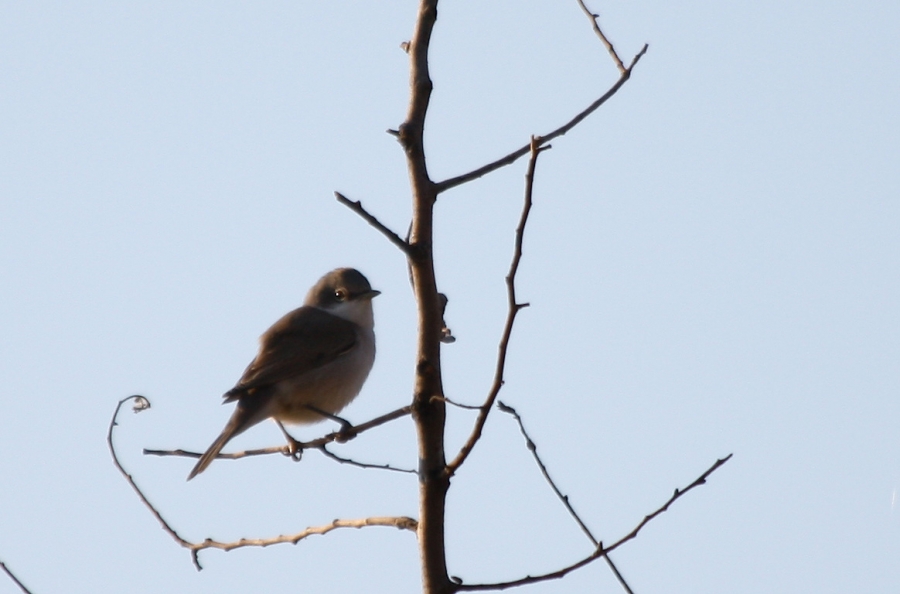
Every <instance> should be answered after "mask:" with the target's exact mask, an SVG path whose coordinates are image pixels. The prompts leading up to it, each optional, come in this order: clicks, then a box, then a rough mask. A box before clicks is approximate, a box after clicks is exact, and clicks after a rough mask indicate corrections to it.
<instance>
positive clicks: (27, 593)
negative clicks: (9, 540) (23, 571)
mask: <svg viewBox="0 0 900 594" xmlns="http://www.w3.org/2000/svg"><path fill="white" fill-rule="evenodd" d="M0 569H3V571H4V572H6V575H8V576H9V579H11V580H12V581H13V582H15V584H16V585H17V586H19V588H20V589H21V590H22V591H23V592H25V594H31V590H29V589H28V588H26V587H25V584H23V583H22V582H20V581H19V578H17V577H16V576H15V574H14V573H13V572H12V570H10V569H9V567H7V566H6V563H4V562H3V561H0Z"/></svg>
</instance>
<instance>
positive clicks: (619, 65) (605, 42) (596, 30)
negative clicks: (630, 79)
mask: <svg viewBox="0 0 900 594" xmlns="http://www.w3.org/2000/svg"><path fill="white" fill-rule="evenodd" d="M578 5H579V6H581V10H583V11H584V14H585V15H587V18H589V19H590V20H591V24H592V25H593V26H594V33H596V34H597V37H599V38H600V41H602V42H603V45H605V46H606V51H608V52H609V55H610V56H612V59H613V62H615V63H616V68H618V69H619V72H621V73H623V74H624V72H625V70H626V68H625V64H623V63H622V59H621V58H619V54H617V53H616V50H615V48H614V47H613V44H612V42H610V40H609V39H607V38H606V35H604V34H603V31H601V30H600V24H599V23H598V22H597V19H599V18H600V15H599V14H596V13H594V12H593V11H592V10H590V9H589V8H588V7H587V6H585V4H584V0H578Z"/></svg>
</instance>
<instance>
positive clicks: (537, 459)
mask: <svg viewBox="0 0 900 594" xmlns="http://www.w3.org/2000/svg"><path fill="white" fill-rule="evenodd" d="M497 408H499V409H500V410H501V411H503V412H505V413H507V414H509V415H512V417H513V418H514V419H515V420H516V423H518V424H519V431H520V432H521V433H522V437H524V438H525V445H526V447H527V448H528V451H529V452H531V456H532V457H533V458H534V461H535V462H536V463H537V465H538V468H540V469H541V474H543V475H544V480H546V481H547V483H548V484H549V485H550V488H551V489H553V492H554V493H556V496H557V497H558V498H559V500H560V501H562V504H563V505H564V506H565V508H566V510H568V512H569V515H571V516H572V518H574V520H575V522H576V523H577V524H578V527H579V528H581V531H582V532H584V534H585V535H586V536H587V537H588V539H589V540H590V541H591V544H593V545H594V546H595V547H596V546H600V541H599V540H597V538H596V537H594V535H593V533H591V530H590V528H588V527H587V524H585V523H584V521H583V520H582V519H581V516H579V515H578V513H577V512H576V511H575V508H574V507H572V503H571V502H570V501H569V496H568V495H564V494H563V492H562V491H560V490H559V487H557V486H556V481H554V480H553V478H552V477H551V476H550V472H549V471H548V470H547V466H546V465H545V464H544V461H543V460H541V457H540V456H539V455H538V453H537V444H535V443H534V440H532V439H531V436H530V435H528V432H527V431H526V430H525V423H524V422H523V421H522V417H521V416H519V413H518V412H516V409H514V408H513V407H511V406H509V405H507V404H506V403H504V402H502V401H500V400H498V401H497ZM604 558H605V559H606V564H607V565H609V568H610V569H611V570H612V572H613V574H614V575H615V576H616V579H617V580H619V584H621V586H622V587H623V588H624V589H625V591H626V592H628V594H634V592H633V591H632V590H631V586H629V585H628V582H626V581H625V577H624V576H623V575H622V574H621V572H619V568H618V567H616V564H615V563H613V560H612V558H611V557H609V556H608V555H604Z"/></svg>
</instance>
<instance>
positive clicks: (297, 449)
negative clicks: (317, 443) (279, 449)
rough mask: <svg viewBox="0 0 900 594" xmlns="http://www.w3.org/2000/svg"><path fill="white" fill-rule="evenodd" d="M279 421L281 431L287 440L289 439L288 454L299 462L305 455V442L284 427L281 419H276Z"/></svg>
mask: <svg viewBox="0 0 900 594" xmlns="http://www.w3.org/2000/svg"><path fill="white" fill-rule="evenodd" d="M275 422H276V423H278V427H279V428H280V429H281V433H282V434H283V435H284V438H285V440H287V446H285V448H286V452H285V453H286V454H287V455H288V456H290V457H291V460H293V461H294V462H299V461H300V458H302V457H303V442H302V441H298V440H296V439H294V437H293V436H292V435H291V434H290V433H288V432H287V429H285V428H284V425H282V424H281V422H280V421H275Z"/></svg>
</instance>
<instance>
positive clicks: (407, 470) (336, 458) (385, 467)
mask: <svg viewBox="0 0 900 594" xmlns="http://www.w3.org/2000/svg"><path fill="white" fill-rule="evenodd" d="M316 449H318V450H319V451H320V452H322V454H324V455H325V456H326V457H328V458H331V459H332V460H334V461H335V462H340V463H341V464H349V465H350V466H356V467H357V468H374V469H376V470H391V471H393V472H405V473H409V474H416V471H415V470H413V469H411V468H397V467H396V466H391V465H390V464H370V463H368V462H358V461H356V460H353V459H351V458H344V457H342V456H338V455H337V454H335V453H334V452H332V451H331V450H329V449H328V448H327V447H326V446H325V445H321V446H319V447H318V448H316Z"/></svg>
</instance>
